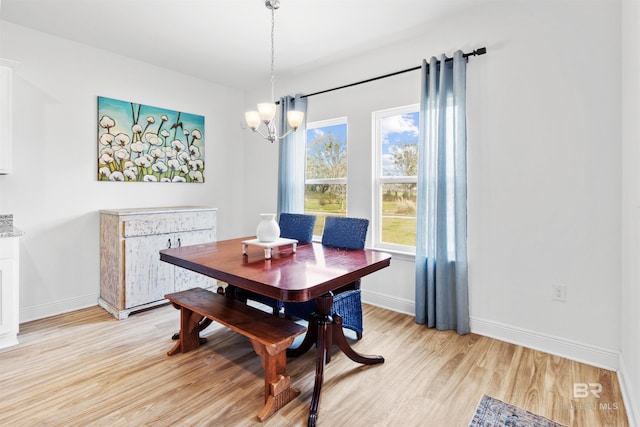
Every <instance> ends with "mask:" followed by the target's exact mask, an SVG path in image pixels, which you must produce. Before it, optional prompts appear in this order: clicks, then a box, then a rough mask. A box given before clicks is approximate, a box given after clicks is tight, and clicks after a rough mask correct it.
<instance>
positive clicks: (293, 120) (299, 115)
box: [287, 110, 304, 130]
mask: <svg viewBox="0 0 640 427" xmlns="http://www.w3.org/2000/svg"><path fill="white" fill-rule="evenodd" d="M302 120H304V113H303V112H302V111H295V110H293V111H289V112H287V123H289V126H291V128H292V129H293V130H296V129H298V127H300V125H301V124H302Z"/></svg>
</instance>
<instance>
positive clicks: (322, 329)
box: [305, 292, 333, 427]
mask: <svg viewBox="0 0 640 427" xmlns="http://www.w3.org/2000/svg"><path fill="white" fill-rule="evenodd" d="M332 305H333V294H332V293H331V292H329V293H327V294H324V295H322V296H319V297H318V298H316V309H317V313H316V314H314V315H313V316H312V319H311V321H312V322H313V323H315V325H316V328H315V329H316V334H317V337H316V348H317V351H318V355H317V358H316V379H315V383H314V385H313V396H311V406H310V407H309V420H308V426H309V427H315V425H316V421H317V420H318V404H319V403H320V392H321V391H322V382H323V381H324V366H325V364H326V363H327V362H328V355H329V352H330V351H331V342H332V340H331V332H332V326H331V323H332V322H331V316H330V315H329V314H330V313H331V306H332ZM309 324H311V322H309ZM309 332H310V330H309V331H307V334H309ZM305 338H306V337H305Z"/></svg>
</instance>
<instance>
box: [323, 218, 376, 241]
mask: <svg viewBox="0 0 640 427" xmlns="http://www.w3.org/2000/svg"><path fill="white" fill-rule="evenodd" d="M368 228H369V220H368V219H365V218H350V217H341V216H328V217H327V218H326V219H325V222H324V231H323V232H322V244H323V245H325V246H331V247H334V248H342V249H364V242H365V240H366V239H367V229H368Z"/></svg>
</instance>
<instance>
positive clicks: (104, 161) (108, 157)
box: [99, 153, 114, 165]
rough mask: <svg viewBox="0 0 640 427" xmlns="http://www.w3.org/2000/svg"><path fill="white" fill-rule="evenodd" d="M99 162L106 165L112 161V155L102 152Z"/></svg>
mask: <svg viewBox="0 0 640 427" xmlns="http://www.w3.org/2000/svg"><path fill="white" fill-rule="evenodd" d="M99 160H100V163H102V164H105V165H108V164H111V163H113V161H114V159H113V156H111V155H110V154H106V153H105V154H103V155H102V156H100V159H99Z"/></svg>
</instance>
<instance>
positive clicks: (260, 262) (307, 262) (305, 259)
mask: <svg viewBox="0 0 640 427" xmlns="http://www.w3.org/2000/svg"><path fill="white" fill-rule="evenodd" d="M251 238H252V237H243V238H238V239H230V240H222V241H218V242H211V243H205V244H200V245H193V246H183V247H178V248H172V249H164V250H162V251H160V259H161V260H162V261H165V262H168V263H171V264H174V265H176V266H180V267H183V268H186V269H188V270H191V271H195V272H198V273H201V274H204V275H206V276H209V277H213V278H214V279H218V280H220V281H222V282H226V283H228V284H231V285H234V286H237V287H239V288H242V289H246V290H248V291H252V292H256V293H258V294H261V295H264V296H268V297H271V298H275V299H277V300H280V301H284V302H304V301H309V300H314V301H315V306H316V312H315V313H314V314H313V315H312V317H311V318H310V319H309V326H308V332H307V334H306V336H305V338H304V340H303V342H302V343H301V344H300V346H299V347H298V348H297V349H290V351H288V355H290V356H296V355H299V354H301V353H303V352H304V351H306V350H308V349H310V348H311V347H312V346H313V344H315V345H316V349H317V358H316V375H315V384H314V389H313V395H312V398H311V405H310V408H309V418H308V425H309V426H315V424H316V421H317V418H318V404H319V402H320V394H321V390H322V383H323V378H324V369H325V365H326V364H327V363H328V362H329V361H330V360H331V356H330V354H331V353H330V351H331V347H332V346H333V345H337V346H338V348H340V349H341V350H342V352H343V353H344V354H346V355H347V357H349V358H350V359H351V360H353V361H355V362H357V363H361V364H367V365H372V364H377V363H384V358H383V357H382V356H370V355H364V354H360V353H358V352H356V351H355V350H354V349H353V348H352V347H351V345H350V344H349V341H348V340H347V339H346V337H345V335H344V332H343V329H342V319H341V317H340V315H339V313H336V314H334V315H331V308H332V305H333V291H335V290H337V289H339V288H341V287H344V286H345V285H348V284H350V283H352V282H354V281H356V280H358V279H360V278H362V277H364V276H366V275H368V274H370V273H373V272H375V271H378V270H380V269H382V268H385V267H388V266H389V264H390V262H391V255H389V254H388V253H385V252H379V251H375V250H369V249H362V250H345V249H337V248H331V247H327V246H323V245H322V244H320V243H316V242H314V243H309V244H304V245H300V244H299V245H297V248H296V249H295V251H294V250H293V248H292V247H291V246H290V245H289V246H283V247H280V248H274V249H273V251H272V256H271V258H269V259H267V258H265V253H264V249H263V248H261V247H255V246H248V247H245V248H244V252H245V253H243V241H246V240H248V239H251Z"/></svg>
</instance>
